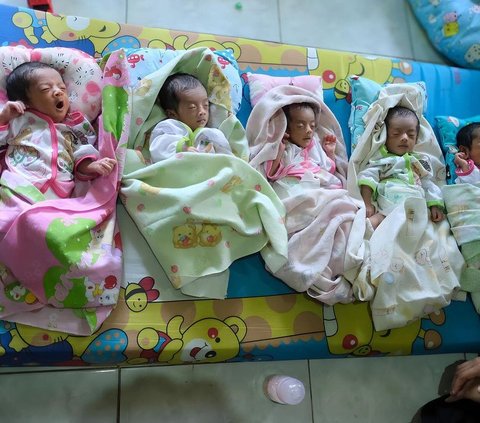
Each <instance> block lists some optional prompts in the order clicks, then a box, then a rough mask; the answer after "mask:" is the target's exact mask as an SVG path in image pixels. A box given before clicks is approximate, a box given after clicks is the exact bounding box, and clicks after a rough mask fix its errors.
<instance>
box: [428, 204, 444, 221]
mask: <svg viewBox="0 0 480 423" xmlns="http://www.w3.org/2000/svg"><path fill="white" fill-rule="evenodd" d="M430 215H431V217H432V222H441V221H442V220H443V219H445V215H444V214H443V211H442V209H441V208H440V207H437V206H432V207H430Z"/></svg>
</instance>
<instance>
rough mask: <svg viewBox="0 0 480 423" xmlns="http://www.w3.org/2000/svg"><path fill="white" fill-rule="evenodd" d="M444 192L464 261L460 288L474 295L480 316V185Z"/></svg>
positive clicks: (448, 187) (457, 186)
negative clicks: (479, 200)
mask: <svg viewBox="0 0 480 423" xmlns="http://www.w3.org/2000/svg"><path fill="white" fill-rule="evenodd" d="M442 192H443V195H444V199H445V207H446V209H447V216H448V220H449V222H450V225H451V228H452V232H453V236H454V237H455V239H456V241H457V244H458V245H459V246H460V247H461V251H462V255H463V257H464V259H465V268H464V269H463V272H462V275H461V277H460V285H461V288H462V290H464V291H467V292H470V293H471V295H472V300H473V303H474V305H475V308H476V310H477V312H478V313H480V270H479V269H480V205H479V202H478V199H479V198H480V183H476V184H469V183H461V184H454V185H445V186H444V187H443V188H442Z"/></svg>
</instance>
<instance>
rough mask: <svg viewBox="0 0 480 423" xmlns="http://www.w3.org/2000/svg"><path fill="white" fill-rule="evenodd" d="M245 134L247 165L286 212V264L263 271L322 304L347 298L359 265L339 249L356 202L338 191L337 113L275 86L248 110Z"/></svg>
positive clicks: (311, 97) (298, 91)
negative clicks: (350, 277) (265, 182)
mask: <svg viewBox="0 0 480 423" xmlns="http://www.w3.org/2000/svg"><path fill="white" fill-rule="evenodd" d="M247 138H248V140H249V144H250V164H251V165H252V166H253V167H254V168H256V169H258V170H259V171H260V172H261V173H262V174H264V175H265V176H266V177H267V178H268V179H269V180H270V182H271V184H272V187H273V189H274V190H275V191H276V192H277V194H278V195H279V197H280V198H281V200H282V202H283V204H284V206H285V208H286V211H287V217H286V227H287V232H288V237H289V240H288V262H287V263H286V264H285V265H284V266H282V267H281V268H279V269H278V270H277V271H273V269H269V270H270V271H271V272H272V273H273V274H274V275H275V276H276V277H278V278H280V279H281V280H283V281H284V282H285V283H286V284H288V285H289V286H290V287H292V288H293V289H295V290H297V291H300V292H303V291H307V293H308V294H309V295H311V296H312V297H314V298H316V299H318V300H319V301H322V302H325V303H327V304H335V303H337V302H342V303H348V302H350V301H352V300H353V296H352V290H351V285H350V283H349V282H348V280H347V278H346V273H347V271H351V270H353V269H354V268H355V267H356V266H358V262H357V261H356V259H355V257H353V258H352V257H350V256H347V257H345V251H346V243H347V239H348V237H349V234H350V230H351V227H352V223H353V221H354V219H356V217H357V210H358V205H357V203H356V202H355V201H353V200H352V199H351V198H350V197H349V195H348V193H347V191H346V190H345V189H343V186H344V184H345V180H346V179H345V177H346V170H347V153H346V148H345V144H344V141H343V136H342V133H341V129H340V127H339V124H338V122H337V120H336V118H335V117H334V115H333V114H332V112H331V111H330V110H329V108H328V107H327V106H326V105H325V103H324V102H323V101H322V99H321V98H320V97H318V96H317V95H316V94H314V93H312V92H310V91H307V90H305V89H303V88H299V87H294V86H289V85H283V86H278V87H275V88H272V89H271V90H269V91H268V92H267V93H266V94H265V95H264V96H263V97H262V98H261V99H260V100H259V102H258V103H257V104H256V105H255V107H254V108H253V110H252V113H251V115H250V118H249V120H248V123H247ZM322 145H323V146H322ZM267 268H268V266H267Z"/></svg>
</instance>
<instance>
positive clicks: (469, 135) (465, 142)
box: [457, 122, 480, 149]
mask: <svg viewBox="0 0 480 423" xmlns="http://www.w3.org/2000/svg"><path fill="white" fill-rule="evenodd" d="M477 129H480V122H472V123H469V124H468V125H465V126H464V127H463V128H461V129H460V131H458V132H457V147H460V146H463V147H466V148H468V149H470V148H471V147H472V141H473V138H474V137H475V132H476V131H477ZM477 135H480V134H477Z"/></svg>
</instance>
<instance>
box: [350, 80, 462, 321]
mask: <svg viewBox="0 0 480 423" xmlns="http://www.w3.org/2000/svg"><path fill="white" fill-rule="evenodd" d="M396 105H401V106H404V107H407V108H409V109H411V110H413V111H414V112H415V113H416V114H417V116H418V118H419V121H420V130H419V135H418V139H417V143H416V145H415V148H414V153H415V154H417V155H418V156H419V157H421V158H423V159H425V162H428V163H429V167H430V172H431V174H432V176H433V178H432V179H431V180H432V182H433V183H434V184H435V185H437V186H438V187H441V186H442V185H444V184H445V166H444V162H443V157H442V153H441V150H440V147H439V145H438V143H437V140H436V138H435V135H434V133H433V130H432V128H431V126H430V125H429V123H428V122H427V120H426V119H425V118H424V117H423V115H422V113H423V107H424V97H423V93H422V91H421V88H420V87H419V86H409V85H403V84H392V85H388V86H386V87H385V88H382V90H381V91H380V94H379V97H378V100H377V101H375V102H374V103H372V105H371V106H370V109H369V110H368V111H367V113H366V114H365V116H364V118H363V119H364V122H365V132H364V133H363V135H362V136H361V137H360V138H359V141H358V144H357V146H356V148H355V150H354V151H353V153H352V156H351V158H350V163H349V169H348V190H349V192H350V194H351V195H352V196H353V197H355V198H357V199H359V200H360V199H361V198H362V197H361V195H360V189H359V186H358V180H359V179H358V175H359V173H360V172H362V171H363V170H364V169H366V168H367V165H368V164H369V161H370V160H371V159H372V158H373V159H374V158H375V157H377V156H378V153H379V150H380V149H381V148H382V147H383V146H384V144H385V140H386V136H387V132H386V127H385V125H384V120H385V116H386V114H387V112H388V110H389V109H390V108H392V107H394V106H396ZM383 148H384V147H383ZM403 194H405V193H403ZM396 200H397V201H396V206H395V205H393V207H392V210H391V211H390V214H388V215H387V216H386V218H385V219H384V220H383V221H382V223H381V224H380V225H379V226H378V227H377V229H376V230H375V231H374V232H373V235H372V236H371V238H370V239H368V236H367V237H366V238H365V240H364V242H363V244H357V247H358V246H359V245H361V248H362V251H363V253H364V264H363V266H362V269H361V271H360V273H359V275H358V277H357V278H356V280H355V281H354V285H353V288H354V293H355V296H356V297H357V298H358V299H360V300H363V301H367V300H370V301H371V310H372V318H373V321H374V324H375V329H376V330H384V329H390V328H394V327H400V326H404V325H406V324H407V323H408V322H410V321H412V320H415V319H418V318H419V317H421V316H423V315H424V314H428V313H430V312H432V311H434V310H437V309H438V308H441V307H444V306H446V305H448V304H449V303H450V299H451V297H452V294H453V291H454V289H455V288H457V287H458V285H459V276H460V272H461V269H462V266H463V258H462V256H461V254H460V252H459V250H458V247H457V245H456V243H455V239H454V238H453V236H452V235H451V234H450V228H449V224H448V221H447V220H446V219H445V220H443V221H441V222H439V223H433V222H432V221H431V220H430V218H429V214H430V213H429V210H428V207H427V200H426V198H425V196H424V195H423V194H422V195H418V192H415V194H414V195H412V196H409V195H401V196H400V195H399V196H398V198H397V199H396ZM393 203H395V201H393ZM350 248H353V245H351V246H350ZM352 254H354V253H353V252H352ZM357 254H359V255H360V252H359V250H357Z"/></svg>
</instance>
